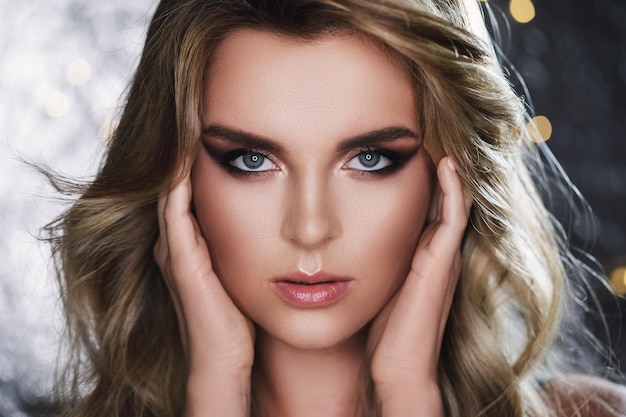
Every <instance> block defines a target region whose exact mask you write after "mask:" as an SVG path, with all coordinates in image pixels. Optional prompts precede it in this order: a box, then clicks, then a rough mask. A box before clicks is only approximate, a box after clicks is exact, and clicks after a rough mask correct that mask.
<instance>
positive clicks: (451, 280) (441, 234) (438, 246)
mask: <svg viewBox="0 0 626 417" xmlns="http://www.w3.org/2000/svg"><path fill="white" fill-rule="evenodd" d="M448 161H449V159H448V158H444V159H442V160H441V161H440V163H439V165H438V167H437V174H438V178H439V184H440V187H441V193H440V198H439V199H440V201H438V202H437V205H438V206H439V210H438V211H439V213H438V215H437V218H438V221H436V222H435V223H433V224H431V225H429V226H428V228H427V229H426V230H425V231H424V235H426V236H423V238H424V239H425V241H423V242H420V244H419V245H418V247H417V249H416V251H415V255H414V258H413V261H412V264H411V270H410V272H409V274H408V276H407V279H406V281H405V283H404V286H403V289H402V291H401V293H400V295H399V297H398V300H397V302H396V306H395V308H394V310H395V311H394V313H393V314H395V313H396V311H398V314H401V315H402V316H404V317H419V324H416V323H417V321H413V322H409V321H406V320H405V323H406V326H407V327H406V329H402V332H403V333H404V332H407V333H411V334H415V335H416V337H422V336H423V335H424V332H422V331H416V330H415V329H414V328H413V327H414V326H416V325H418V326H427V327H425V328H424V327H422V328H423V329H424V330H426V329H430V334H431V335H432V337H434V338H436V339H439V337H440V336H439V335H440V332H441V331H440V329H441V328H445V322H446V320H447V315H448V312H449V309H450V305H451V303H452V298H453V295H454V289H455V288H456V284H457V281H458V276H459V272H460V244H461V240H462V237H463V232H464V230H465V226H466V225H467V219H468V213H469V211H468V209H467V207H466V204H465V195H464V193H463V187H462V185H461V181H460V179H459V177H458V175H457V174H456V171H455V170H453V169H452V168H451V166H450V165H449V164H448ZM457 258H458V261H457ZM405 334H406V333H405ZM436 339H435V340H436ZM415 342H418V341H417V340H416V341H415Z"/></svg>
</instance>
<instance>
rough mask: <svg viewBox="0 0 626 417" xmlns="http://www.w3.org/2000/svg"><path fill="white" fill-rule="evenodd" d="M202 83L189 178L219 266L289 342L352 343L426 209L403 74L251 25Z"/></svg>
mask: <svg viewBox="0 0 626 417" xmlns="http://www.w3.org/2000/svg"><path fill="white" fill-rule="evenodd" d="M207 80H208V81H207V83H206V85H205V91H204V102H203V114H202V122H203V135H202V138H201V141H202V146H201V147H200V150H199V154H198V156H197V159H196V161H195V164H194V166H193V171H192V183H193V200H194V206H195V211H196V216H197V219H198V221H199V224H200V227H201V229H202V233H203V235H204V237H205V239H206V241H207V243H208V246H209V251H210V253H211V258H212V260H213V266H214V269H215V271H216V272H217V274H218V276H219V277H220V280H221V281H222V284H223V285H224V287H225V289H226V291H227V292H228V294H229V295H230V296H231V298H232V299H233V300H234V302H235V303H236V304H237V306H238V307H239V308H240V309H241V310H242V312H243V313H244V314H246V315H247V316H248V317H249V318H250V319H251V320H252V321H254V322H255V323H256V324H257V325H258V326H260V327H262V328H263V329H264V330H265V331H266V332H267V333H269V334H270V335H272V336H274V337H276V338H278V339H280V340H282V341H283V342H286V343H288V344H291V345H293V346H297V347H301V348H323V347H329V346H333V345H335V344H337V343H339V342H341V341H344V340H347V339H348V338H349V337H350V336H352V335H354V334H355V333H357V332H358V331H359V330H360V329H361V328H363V327H364V326H365V325H366V324H367V323H368V322H369V321H370V320H371V319H372V318H374V317H375V316H376V314H377V313H378V312H379V311H380V310H381V309H382V308H383V307H384V306H385V304H386V303H387V302H388V301H389V300H390V299H391V297H392V296H393V295H394V293H395V292H396V291H397V290H398V288H399V287H400V286H401V285H402V283H403V281H404V279H405V277H406V274H407V273H408V270H409V268H410V263H411V259H412V256H413V252H414V250H415V247H416V245H417V241H418V238H419V236H420V234H421V231H422V228H423V226H424V223H425V219H426V216H427V212H428V210H429V206H430V200H431V194H432V190H433V172H432V169H431V165H430V163H429V160H428V156H427V154H426V151H425V149H424V147H423V146H422V141H421V139H420V136H419V133H418V132H419V128H418V125H417V111H416V108H415V96H414V91H413V86H412V83H411V79H410V78H409V75H408V73H407V72H406V70H405V69H404V68H403V67H402V66H401V65H400V64H399V63H398V62H396V61H395V60H393V59H392V58H391V57H390V55H389V54H386V53H385V51H384V50H383V49H382V48H380V47H379V46H378V45H376V44H374V43H373V42H371V41H369V40H366V39H365V38H364V37H357V36H348V35H345V36H339V35H337V36H329V37H328V38H324V39H322V40H317V41H311V42H302V41H297V40H294V39H290V38H286V37H280V36H278V35H274V34H270V33H267V32H261V31H253V30H244V31H239V32H235V33H233V34H231V35H230V36H229V37H227V38H226V39H225V40H224V41H223V42H222V43H221V44H220V46H219V47H218V49H217V51H216V55H215V57H214V60H213V61H212V63H211V65H210V66H209V68H208V70H207Z"/></svg>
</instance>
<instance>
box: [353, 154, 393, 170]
mask: <svg viewBox="0 0 626 417" xmlns="http://www.w3.org/2000/svg"><path fill="white" fill-rule="evenodd" d="M391 164H393V161H392V160H391V159H389V158H387V157H386V156H384V155H381V153H380V152H378V151H375V150H367V151H363V152H361V153H360V154H358V155H357V156H355V157H354V158H352V159H351V160H350V161H348V164H347V165H348V168H351V169H356V170H358V171H379V170H381V169H384V168H387V167H388V166H390V165H391Z"/></svg>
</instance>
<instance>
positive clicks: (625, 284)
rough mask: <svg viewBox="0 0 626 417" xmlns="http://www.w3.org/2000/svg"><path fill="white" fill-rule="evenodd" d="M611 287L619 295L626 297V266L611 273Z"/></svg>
mask: <svg viewBox="0 0 626 417" xmlns="http://www.w3.org/2000/svg"><path fill="white" fill-rule="evenodd" d="M610 279H611V287H612V288H613V291H615V292H616V293H617V294H619V295H626V266H622V267H619V268H616V269H615V270H614V271H613V272H612V273H611V277H610Z"/></svg>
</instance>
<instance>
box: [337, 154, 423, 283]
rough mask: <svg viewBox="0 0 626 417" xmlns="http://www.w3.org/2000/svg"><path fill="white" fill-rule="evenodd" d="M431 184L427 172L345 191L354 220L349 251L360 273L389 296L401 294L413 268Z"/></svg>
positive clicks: (348, 227) (349, 226) (348, 223)
mask: <svg viewBox="0 0 626 417" xmlns="http://www.w3.org/2000/svg"><path fill="white" fill-rule="evenodd" d="M403 178H405V179H406V181H402V179H403ZM416 178H417V179H418V180H416ZM431 178H432V174H431V172H430V170H429V168H428V167H427V166H424V167H423V169H420V170H419V171H418V175H417V176H416V175H415V173H414V172H413V175H409V173H407V175H406V176H403V177H401V178H395V179H393V180H392V181H391V180H390V181H383V182H381V183H380V184H379V185H376V186H372V185H369V186H367V188H365V187H353V188H352V189H351V190H346V193H349V194H350V195H351V197H352V198H350V199H349V200H346V201H350V209H349V211H351V212H352V215H351V216H348V215H347V214H346V215H344V218H345V219H346V220H345V221H346V224H345V226H346V227H345V228H344V230H345V232H346V236H345V238H346V243H349V245H350V246H349V247H348V248H347V249H348V250H350V247H351V248H352V256H354V255H357V256H358V258H359V259H361V260H362V265H361V266H360V268H359V269H360V270H361V273H362V274H367V275H368V276H371V277H372V280H375V281H376V283H377V285H380V286H385V285H386V286H388V291H392V292H393V291H395V290H396V289H397V287H398V286H399V285H400V284H401V283H402V282H403V280H404V278H405V277H406V274H407V273H408V270H409V268H410V265H411V261H412V259H413V254H414V251H415V247H416V245H417V242H418V240H419V238H420V236H421V233H422V230H423V228H424V224H425V221H426V217H427V215H428V211H429V208H430V203H431V196H432V190H433V183H432V180H431Z"/></svg>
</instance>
